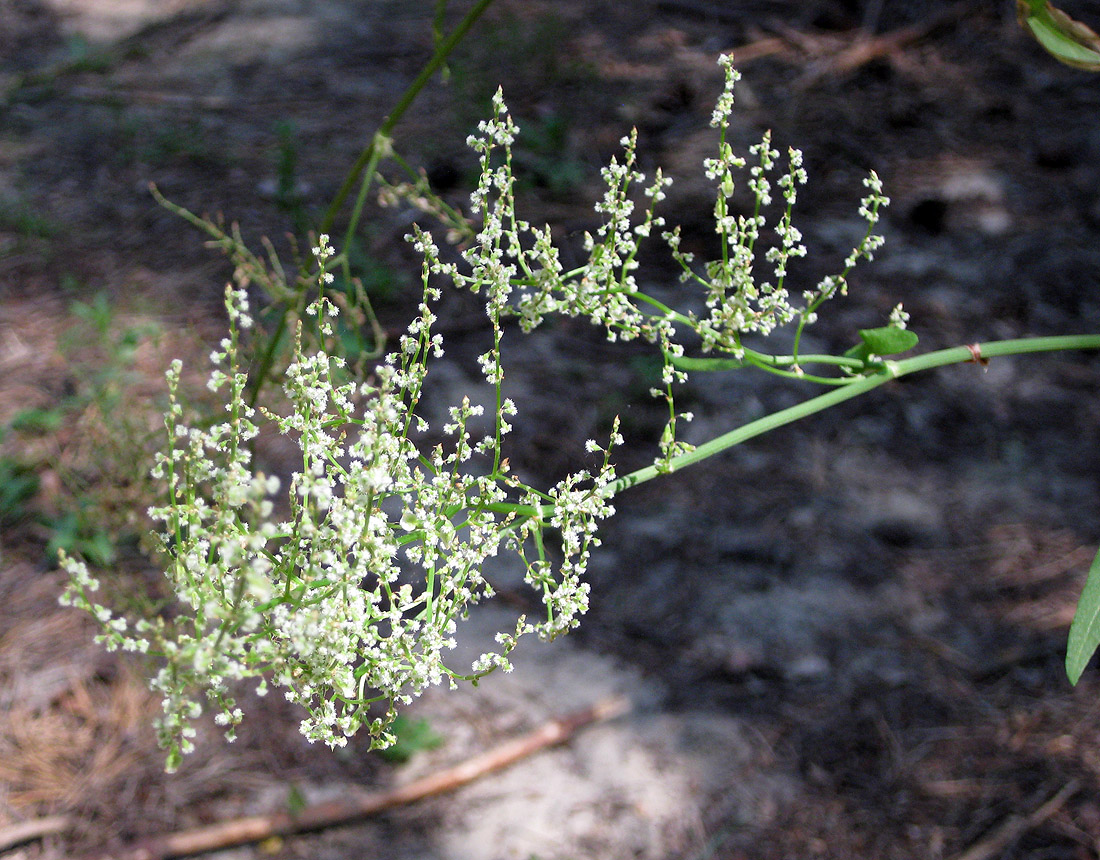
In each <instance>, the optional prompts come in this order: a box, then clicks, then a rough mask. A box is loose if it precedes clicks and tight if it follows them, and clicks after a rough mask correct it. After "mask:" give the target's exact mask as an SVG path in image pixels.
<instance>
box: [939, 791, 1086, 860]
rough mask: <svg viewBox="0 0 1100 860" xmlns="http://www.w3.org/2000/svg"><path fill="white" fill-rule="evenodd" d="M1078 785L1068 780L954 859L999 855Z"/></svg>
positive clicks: (1061, 803) (985, 859) (986, 858)
mask: <svg viewBox="0 0 1100 860" xmlns="http://www.w3.org/2000/svg"><path fill="white" fill-rule="evenodd" d="M1080 787H1081V783H1080V782H1078V781H1077V780H1075V779H1074V780H1070V781H1069V782H1067V783H1066V784H1065V785H1064V786H1062V789H1061V791H1059V792H1058V793H1057V794H1056V795H1054V797H1052V798H1051V799H1050V800H1048V801H1047V802H1046V803H1044V804H1043V805H1042V806H1040V807H1039V808H1038V809H1035V810H1032V812H1031V813H1030V814H1028V815H1018V816H1017V815H1014V816H1012V817H1011V818H1009V819H1008V820H1007V821H1005V822H1004V824H1002V825H1001V826H1000V827H998V828H997V829H996V830H994V831H993V832H992V833H990V834H989V835H988V836H986V837H985V838H984V839H982V840H981V841H980V842H976V843H975V844H973V845H971V846H970V847H969V848H968V849H967V850H966V851H964V852H963V853H962V854H960V855H959V856H958V857H956V858H955V860H989V858H990V857H996V856H998V855H1000V853H1001V852H1002V851H1003V850H1004V849H1005V848H1006V847H1008V846H1009V845H1010V844H1012V843H1013V842H1015V841H1016V840H1017V839H1019V838H1020V837H1021V836H1023V835H1024V834H1025V833H1027V832H1028V831H1029V830H1033V829H1034V828H1036V827H1038V826H1039V825H1040V824H1042V823H1043V822H1044V821H1046V820H1047V819H1048V818H1050V817H1051V816H1052V815H1054V814H1055V813H1056V812H1057V811H1058V810H1059V809H1061V808H1062V807H1063V806H1064V805H1065V803H1066V801H1067V800H1069V799H1070V798H1071V797H1072V796H1073V795H1074V794H1076V793H1077V790H1078V789H1079V788H1080Z"/></svg>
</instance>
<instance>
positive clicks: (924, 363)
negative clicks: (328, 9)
mask: <svg viewBox="0 0 1100 860" xmlns="http://www.w3.org/2000/svg"><path fill="white" fill-rule="evenodd" d="M1083 349H1100V334H1083V335H1060V336H1055V337H1033V338H1018V339H1014V340H999V341H991V342H989V343H973V344H969V345H967V346H955V347H950V348H948V349H940V350H936V351H935V352H929V353H925V354H924V355H918V356H914V357H912V358H906V359H900V360H895V361H883V360H880V361H879V363H878V368H879V369H878V370H876V371H875V372H873V373H871V374H870V375H866V376H862V377H853V378H851V381H850V382H849V383H848V384H847V385H844V386H843V387H841V388H835V389H833V390H831V391H828V392H826V393H825V394H821V395H818V396H817V397H812V398H810V399H809V400H805V401H803V402H802V403H799V404H797V405H795V406H791V407H789V408H787V409H781V410H779V411H778V412H773V413H771V414H770V415H765V416H764V417H763V418H759V419H757V420H756V421H750V422H749V423H748V424H743V425H741V426H740V427H737V428H736V429H734V430H731V431H729V432H728V433H723V434H722V435H721V436H716V437H715V438H714V439H711V440H710V441H708V442H704V443H702V444H701V445H698V446H696V447H695V448H694V449H693V450H692V451H689V452H687V453H685V454H680V455H678V456H676V457H673V458H672V459H671V460H669V461H667V462H662V463H661V464H660V465H652V466H646V467H645V468H642V469H638V470H636V471H634V472H631V473H630V474H628V475H624V476H623V477H621V478H619V479H617V480H615V481H612V482H611V483H609V484H608V485H607V486H606V487H604V488H603V491H602V492H603V494H604V495H606V496H607V497H609V498H610V497H613V496H617V495H618V494H619V493H621V492H622V491H623V490H627V489H630V488H631V487H636V486H638V485H639V484H644V483H646V482H647V481H651V480H653V479H654V478H657V477H660V476H661V475H668V474H671V473H672V472H678V471H680V470H681V469H685V468H687V467H688V466H691V465H694V464H695V463H699V462H701V461H703V460H706V459H708V458H710V457H713V456H714V455H716V454H720V453H721V452H723V451H725V450H727V449H729V448H732V447H734V446H735V445H740V444H741V443H742V442H747V441H748V440H749V439H754V438H755V437H757V436H762V435H764V434H765V433H769V432H771V431H772V430H776V429H778V428H779V427H783V426H785V425H787V424H793V423H794V422H795V421H800V420H801V419H803V418H808V417H809V416H811V415H815V414H816V413H818V412H823V411H825V410H826V409H829V408H831V407H833V406H838V405H839V404H841V403H844V402H845V401H846V400H851V399H853V398H855V397H859V396H860V395H861V394H866V393H867V392H869V391H871V390H873V389H875V388H878V387H879V386H880V385H883V384H884V383H887V382H889V381H890V380H892V379H899V378H901V377H902V376H908V375H909V374H912V373H919V372H920V371H923V370H932V369H934V368H937V367H946V366H948V365H952V364H964V363H968V362H969V363H979V364H982V365H985V364H986V363H987V362H988V361H989V360H990V359H993V358H1004V357H1006V356H1011V355H1026V354H1029V353H1040V352H1065V351H1069V350H1083ZM808 358H809V356H803V357H802V360H803V361H804V360H806V359H808ZM820 358H824V359H829V358H835V356H820ZM691 361H692V360H691V359H684V360H683V362H684V364H685V365H688V364H689V363H690V362H691ZM699 362H700V366H703V363H704V362H706V363H707V364H706V366H707V367H709V368H715V367H718V368H720V369H721V365H722V363H723V360H721V359H701V360H699ZM726 366H728V367H729V368H740V367H744V366H745V363H744V362H741V361H738V360H736V359H730V360H729V363H728V364H727V365H726ZM486 507H487V508H488V509H490V510H495V511H498V512H500V513H512V514H514V515H515V516H516V517H517V518H527V517H535V518H538V519H542V520H545V519H548V518H549V517H550V516H551V515H552V513H553V511H554V505H553V503H551V502H549V501H548V502H547V503H546V504H544V505H539V506H538V507H535V506H533V505H518V504H510V503H507V502H501V503H496V504H491V505H487V506H486Z"/></svg>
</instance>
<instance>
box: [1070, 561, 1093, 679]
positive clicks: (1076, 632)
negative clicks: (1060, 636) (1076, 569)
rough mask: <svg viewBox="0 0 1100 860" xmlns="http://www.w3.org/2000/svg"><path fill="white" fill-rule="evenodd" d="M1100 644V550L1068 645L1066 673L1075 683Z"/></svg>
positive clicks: (1078, 604)
mask: <svg viewBox="0 0 1100 860" xmlns="http://www.w3.org/2000/svg"><path fill="white" fill-rule="evenodd" d="M1098 645H1100V553H1097V554H1096V558H1095V559H1093V562H1092V567H1090V568H1089V576H1088V579H1087V580H1085V590H1084V591H1082V592H1081V599H1080V600H1079V601H1078V602H1077V611H1076V612H1075V613H1074V614H1073V624H1071V625H1070V628H1069V645H1068V646H1067V647H1066V674H1067V675H1069V680H1070V683H1071V684H1076V683H1077V682H1078V681H1079V680H1080V678H1081V673H1082V672H1084V671H1085V666H1087V665H1088V662H1089V660H1090V659H1092V655H1093V654H1094V653H1096V648H1097V646H1098Z"/></svg>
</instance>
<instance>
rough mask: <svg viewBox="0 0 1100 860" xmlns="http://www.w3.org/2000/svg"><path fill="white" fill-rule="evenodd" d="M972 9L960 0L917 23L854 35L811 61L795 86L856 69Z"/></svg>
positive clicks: (808, 86) (946, 24)
mask: <svg viewBox="0 0 1100 860" xmlns="http://www.w3.org/2000/svg"><path fill="white" fill-rule="evenodd" d="M971 11H972V8H971V2H970V0H962V2H959V3H955V4H954V5H953V6H949V7H948V8H947V9H944V10H943V11H941V12H940V13H939V14H938V15H930V16H928V17H927V18H925V19H924V20H923V21H921V22H919V23H917V24H911V25H909V26H907V27H900V28H898V29H897V30H894V31H892V32H890V33H883V34H882V35H881V36H868V37H864V38H857V39H855V40H854V41H853V42H852V44H850V45H849V46H848V47H846V48H844V49H843V50H841V51H840V52H838V53H836V54H833V55H832V56H831V57H829V58H827V59H825V60H822V61H820V62H819V63H814V64H812V65H811V66H810V68H809V70H808V71H807V72H806V73H805V74H804V75H803V76H802V77H801V78H800V79H799V80H798V81H797V83H796V87H797V88H798V89H803V90H804V89H808V88H810V87H812V86H813V85H814V84H816V83H818V82H819V81H820V80H821V79H822V78H825V77H828V76H830V75H843V74H847V73H848V72H852V71H855V70H856V69H858V68H859V67H860V66H863V65H866V64H867V63H869V62H871V61H872V60H875V59H878V58H879V57H883V56H887V55H889V54H893V53H894V52H896V51H898V50H900V49H901V48H903V47H905V46H906V45H909V44H911V43H913V42H916V41H919V40H920V39H923V38H925V37H927V36H930V35H932V33H934V32H935V31H937V30H939V29H940V28H942V27H945V26H948V25H951V24H954V23H956V22H957V21H959V20H960V19H962V18H963V17H965V16H966V15H967V14H968V13H970V12H971Z"/></svg>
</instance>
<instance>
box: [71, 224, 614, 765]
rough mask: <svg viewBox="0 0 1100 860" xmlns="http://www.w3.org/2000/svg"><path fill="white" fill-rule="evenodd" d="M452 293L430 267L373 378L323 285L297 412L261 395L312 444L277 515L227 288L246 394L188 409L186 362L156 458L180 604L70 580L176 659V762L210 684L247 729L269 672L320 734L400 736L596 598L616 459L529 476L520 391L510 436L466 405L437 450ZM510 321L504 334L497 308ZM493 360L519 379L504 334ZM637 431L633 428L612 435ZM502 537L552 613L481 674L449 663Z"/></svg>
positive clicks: (169, 663)
mask: <svg viewBox="0 0 1100 860" xmlns="http://www.w3.org/2000/svg"><path fill="white" fill-rule="evenodd" d="M332 253H333V252H332V249H331V248H329V247H328V245H327V237H324V236H322V237H321V243H320V245H319V247H318V248H315V249H314V254H315V256H316V257H317V259H318V262H319V264H320V275H319V282H320V283H321V284H323V283H325V282H326V281H327V279H326V277H325V272H324V264H325V261H326V259H327V258H328V257H329V256H331V255H332ZM437 298H438V291H436V290H434V289H431V288H429V287H428V286H427V270H426V272H425V296H424V299H423V301H422V303H421V305H420V315H419V317H418V318H417V319H416V320H414V321H413V323H412V324H411V325H410V326H409V330H408V333H407V334H406V335H405V336H404V337H402V338H401V339H400V344H399V348H398V349H397V350H396V351H394V352H393V353H392V354H391V355H389V356H387V358H386V359H385V361H384V362H383V363H382V364H381V365H380V366H379V367H377V368H376V371H375V374H374V377H373V378H372V380H371V381H370V383H369V384H359V383H356V382H354V381H352V380H351V379H350V378H349V377H348V375H347V374H346V373H345V372H344V370H343V361H342V360H341V359H340V358H338V357H336V356H334V355H330V354H329V353H328V352H326V350H325V348H324V344H325V343H329V342H332V341H333V339H334V331H335V329H334V326H335V322H336V320H335V317H336V308H335V306H334V305H333V304H332V303H331V302H329V301H328V300H326V299H324V298H321V299H318V300H317V301H315V302H314V303H313V304H312V305H311V306H310V309H309V313H310V315H311V316H312V317H314V318H315V319H316V325H317V328H318V337H317V339H316V343H317V344H318V346H316V347H308V346H306V343H307V341H308V339H307V338H304V337H303V333H302V324H301V323H299V326H298V333H297V339H296V345H295V355H294V361H293V363H292V364H291V365H290V366H289V367H288V369H287V370H286V372H285V379H284V384H283V390H284V393H285V396H286V399H287V401H288V403H289V409H288V410H287V411H286V414H283V415H275V414H273V413H270V412H267V411H266V410H262V412H263V414H264V415H266V416H267V417H268V418H270V419H272V420H273V421H274V422H275V424H277V426H278V428H279V430H280V431H281V432H282V433H284V434H287V435H289V436H291V437H293V438H295V439H296V440H297V441H298V444H299V446H300V449H301V456H302V468H301V470H300V471H297V472H295V473H294V474H292V475H290V476H289V493H288V498H287V501H288V504H289V512H290V513H289V516H288V517H287V518H286V519H285V520H282V521H277V520H276V519H275V517H274V508H275V505H274V499H275V497H276V494H277V493H278V491H279V487H280V481H279V480H278V479H277V478H276V477H274V476H265V475H263V474H261V473H258V472H254V471H253V469H252V455H251V451H250V446H249V442H250V441H251V440H252V439H253V438H254V437H255V436H256V435H257V433H258V432H259V431H258V427H257V424H256V423H255V421H256V420H259V419H258V416H257V415H256V414H255V412H254V411H253V410H252V409H251V408H250V407H249V406H248V405H247V403H246V398H245V392H246V386H247V379H246V375H245V374H244V373H243V372H242V370H241V366H242V365H241V360H240V354H239V350H240V336H241V333H242V332H243V330H244V329H247V328H248V327H249V325H250V324H251V319H250V317H249V314H248V297H247V294H246V293H245V291H244V290H242V289H234V288H232V287H229V288H227V290H226V308H227V310H228V313H229V320H230V334H229V337H227V338H226V339H225V340H224V341H223V343H222V347H221V350H220V351H218V352H216V353H215V354H214V355H212V356H211V358H212V360H213V362H214V364H215V367H214V370H213V371H212V373H211V376H210V387H211V389H212V390H214V391H215V392H223V391H224V392H225V395H226V397H225V400H226V402H225V410H226V413H227V416H226V418H225V419H224V420H222V421H218V422H217V423H214V424H213V425H211V426H209V427H203V425H202V424H201V423H199V424H196V425H188V424H187V423H185V419H184V410H183V407H182V405H181V404H180V401H179V395H178V387H179V379H180V373H181V365H180V363H179V362H178V361H177V362H174V363H173V365H172V367H171V369H170V370H169V372H168V382H169V391H170V396H171V406H170V408H169V411H168V414H167V416H166V426H167V429H168V435H169V441H170V445H169V448H168V449H167V450H166V451H165V452H163V453H162V454H160V455H158V457H157V465H156V467H155V470H154V474H155V476H156V477H158V478H160V479H162V480H163V481H164V482H165V484H166V487H167V494H168V503H167V504H165V505H164V506H162V507H157V508H154V509H152V511H151V515H152V516H153V517H154V518H155V519H156V520H159V521H160V522H162V523H163V524H164V531H163V533H162V534H161V538H162V540H163V544H164V547H165V558H166V561H167V569H166V571H165V574H166V576H167V579H168V582H169V585H170V588H171V590H172V592H173V594H174V597H175V598H176V601H177V602H176V605H175V606H174V607H173V608H172V609H171V610H170V613H169V611H166V612H165V613H164V614H160V615H156V616H155V617H149V618H142V619H140V620H138V621H137V622H136V624H133V625H131V623H130V622H129V621H128V619H126V618H124V617H121V616H115V615H114V613H113V612H112V611H111V610H110V609H108V608H107V607H104V606H102V605H100V604H98V603H95V602H94V601H93V599H92V595H93V594H94V592H95V591H96V590H97V589H98V586H99V584H98V582H97V581H96V580H95V579H94V578H93V577H92V576H91V575H90V574H89V572H88V570H87V568H86V567H85V566H84V565H83V563H81V562H80V561H78V560H75V559H71V558H65V559H63V562H62V563H63V566H64V567H65V568H66V569H67V570H68V571H69V573H70V575H71V584H70V587H69V588H68V590H67V591H66V594H65V596H64V600H65V602H67V603H69V604H72V605H76V606H79V607H82V608H84V609H86V610H88V611H90V612H92V613H93V614H94V615H95V617H96V618H97V619H98V620H99V621H100V622H101V623H102V624H103V625H104V632H103V634H102V636H101V637H100V639H101V640H102V641H104V642H105V643H106V644H107V646H108V647H109V648H111V649H115V648H122V649H127V650H135V651H141V652H145V653H148V654H151V655H155V656H157V657H159V658H160V659H161V660H162V668H161V669H160V671H159V672H158V673H157V674H156V676H155V677H154V679H153V681H152V686H153V687H154V689H156V690H157V691H158V692H160V693H161V695H162V696H163V706H164V713H163V716H162V718H161V719H160V722H159V727H158V729H159V736H160V739H161V741H162V742H163V743H164V745H165V746H166V747H167V748H168V749H169V766H170V767H172V768H174V767H175V766H176V765H178V763H179V761H180V758H181V756H182V754H184V753H187V752H189V751H190V750H191V749H192V748H193V742H192V737H193V736H194V731H195V730H194V728H193V726H192V725H191V723H192V722H193V720H194V719H195V718H196V717H197V716H199V714H200V713H201V712H202V706H201V705H200V699H199V697H198V695H197V694H198V693H200V692H203V693H205V694H206V698H207V699H208V701H209V702H210V703H211V704H212V705H213V706H214V707H215V710H216V711H217V714H216V717H215V719H216V722H217V723H218V724H220V725H222V726H225V727H227V735H228V736H229V737H230V738H232V736H233V730H234V727H235V726H236V725H237V724H238V723H239V722H240V721H241V719H242V717H243V714H242V712H241V709H240V708H239V707H238V706H237V703H236V701H235V699H234V695H233V689H234V683H235V682H238V681H241V680H243V679H249V678H251V679H255V680H256V681H257V682H258V684H259V690H260V691H261V692H262V691H266V689H267V686H268V684H273V685H274V686H276V687H279V688H282V689H283V690H284V691H285V695H286V698H287V699H288V700H290V701H293V702H297V703H298V704H300V705H301V706H302V707H303V708H305V710H306V712H307V715H308V716H307V718H306V719H305V720H303V722H302V727H301V728H302V732H303V733H304V734H305V736H306V737H307V738H309V739H310V740H311V741H313V740H321V741H324V742H325V743H327V744H329V745H330V746H339V745H342V744H344V743H345V742H346V738H347V737H349V736H350V735H352V734H354V733H355V732H356V731H357V730H359V729H360V728H362V727H364V726H366V727H367V730H369V732H370V733H371V735H372V736H373V739H374V742H375V744H376V745H386V744H387V743H389V742H391V741H392V738H391V737H390V736H389V734H388V733H387V731H386V729H387V726H388V725H389V723H390V722H391V721H392V719H393V717H394V716H395V710H394V709H395V706H396V705H397V704H400V703H408V702H409V701H410V700H411V699H412V697H414V696H417V695H419V694H420V693H421V692H422V691H423V690H424V689H425V688H426V687H427V686H429V685H432V684H438V683H440V682H442V681H447V682H449V683H451V684H454V683H455V682H456V681H458V680H463V679H465V680H472V679H476V678H477V677H479V676H481V675H483V674H484V673H486V672H488V671H490V670H492V669H494V668H497V667H503V668H505V669H508V668H509V664H508V653H509V652H510V651H511V649H512V648H513V647H514V646H515V643H516V639H517V638H518V637H519V636H520V635H523V634H525V633H528V632H537V633H539V634H541V635H542V636H545V637H552V636H554V635H557V634H558V633H560V632H562V631H564V630H567V629H569V628H570V627H573V626H575V625H576V623H577V618H578V616H579V615H580V614H582V613H583V612H584V611H585V609H586V608H587V603H588V586H587V585H586V584H585V583H584V582H583V580H582V577H583V574H584V570H585V566H586V564H587V561H588V556H589V552H590V549H591V547H593V546H594V545H596V544H597V543H598V540H597V538H596V536H595V531H596V523H597V521H598V520H600V519H602V518H604V517H607V516H609V515H610V514H611V513H612V512H613V509H612V508H611V506H610V504H609V502H608V499H607V498H606V492H605V490H606V487H607V486H608V485H609V484H610V483H611V482H612V481H613V480H614V478H615V472H614V469H613V468H612V466H611V464H610V455H609V454H608V453H607V452H606V451H605V454H604V459H603V465H602V466H601V468H600V469H599V470H598V471H596V472H595V473H589V472H587V471H580V472H577V473H576V474H573V475H570V476H568V477H567V478H565V479H564V480H563V481H562V482H561V483H560V484H559V485H558V486H556V487H554V488H552V489H551V490H550V491H549V492H546V493H539V492H536V491H535V490H533V489H531V488H528V487H525V486H523V485H522V484H520V483H519V482H518V481H516V480H514V479H513V478H511V477H510V476H509V475H508V474H507V462H506V461H504V460H502V459H501V458H500V447H501V439H502V437H503V436H504V435H505V434H506V433H507V431H508V429H509V426H510V425H509V424H508V421H507V420H506V419H507V418H508V417H509V416H512V415H514V414H515V407H514V405H513V404H512V403H511V401H508V400H506V399H505V400H503V401H501V409H500V415H499V416H498V418H497V422H496V427H495V431H494V433H493V434H492V435H489V436H487V437H485V438H483V439H480V440H474V439H471V437H470V434H469V432H468V431H467V423H468V420H469V419H470V418H471V417H472V416H474V415H476V414H478V413H479V411H480V409H479V407H475V406H473V405H471V404H470V402H469V401H468V400H465V399H464V400H463V402H462V403H461V404H459V405H458V406H455V407H453V408H452V409H451V411H450V417H451V421H450V423H448V424H447V425H446V426H445V427H443V428H442V430H443V432H444V434H446V436H448V437H450V440H451V442H450V444H449V445H443V444H436V445H434V446H433V447H431V448H427V449H425V448H423V447H422V446H418V445H417V443H416V440H417V439H418V438H422V437H423V436H424V434H425V433H426V432H427V430H428V427H427V426H426V424H425V422H424V421H423V419H421V418H420V417H419V416H417V414H416V412H415V409H416V405H417V402H418V401H419V399H420V395H421V392H422V390H423V386H424V381H425V378H426V375H427V369H428V363H429V359H431V358H436V357H439V356H441V355H442V343H441V339H440V337H439V335H436V334H433V333H432V331H431V329H432V324H433V322H434V321H435V315H434V313H433V311H432V309H431V304H432V301H434V300H435V299H437ZM490 316H491V317H492V318H493V319H494V325H495V326H496V329H497V332H498V335H499V325H497V321H498V315H497V314H495V312H494V311H493V305H492V301H490ZM311 324H312V323H311ZM498 344H499V337H498ZM482 367H483V369H484V371H485V375H486V377H487V378H488V379H489V380H490V382H492V383H494V385H496V386H497V388H498V394H499V384H500V381H501V378H502V374H501V371H500V361H499V348H498V346H494V348H493V349H492V350H491V351H490V352H489V353H487V354H486V355H485V356H483V360H482ZM619 441H621V440H619V438H618V434H617V432H615V433H614V434H613V440H612V442H613V444H617V443H618V442H619ZM591 445H592V446H595V447H596V448H599V446H597V445H595V443H591ZM610 447H611V446H610V445H609V446H608V450H609V449H610ZM599 450H604V449H602V448H599ZM479 460H480V461H481V462H475V461H479ZM486 462H487V463H488V467H487V466H486ZM546 530H551V531H553V532H556V533H558V534H559V535H560V549H559V550H557V552H556V553H554V552H551V551H548V550H547V548H546V545H545V543H544V531H546ZM502 548H504V549H510V550H514V551H515V552H517V553H518V555H519V557H520V558H521V559H522V563H524V564H525V566H526V570H527V579H528V582H530V584H531V585H532V587H534V588H535V589H537V590H538V591H539V592H540V593H541V596H542V600H543V603H544V604H545V612H546V615H545V619H544V620H541V621H537V622H528V621H527V619H525V618H522V617H521V618H520V619H519V620H518V622H517V624H516V627H515V628H514V630H510V631H507V632H503V633H502V634H501V636H500V637H499V639H498V641H499V643H500V645H501V647H500V650H499V651H498V652H496V653H493V654H486V655H483V656H482V657H481V658H480V659H479V660H478V661H476V663H475V664H474V665H473V666H471V667H469V668H468V669H466V670H464V671H458V670H455V669H453V668H450V667H448V666H447V665H446V664H445V662H444V655H445V652H446V651H448V650H449V649H451V648H454V647H455V640H454V634H455V631H456V628H457V625H458V622H459V621H460V620H461V619H462V618H464V617H465V616H466V614H467V612H468V611H469V608H470V607H471V606H472V605H473V604H475V603H477V602H478V601H479V600H481V599H482V598H484V597H488V596H491V594H492V588H491V587H490V585H489V583H488V582H487V581H486V580H485V579H484V578H483V576H482V573H481V570H482V566H483V564H484V562H485V560H486V559H487V558H488V557H490V556H494V555H496V554H497V553H498V551H499V550H500V549H502ZM532 553H534V555H532ZM552 556H556V558H557V563H556V564H555V563H554V562H552V560H551V557H552ZM376 703H382V710H381V712H379V711H378V710H377V709H376V708H375V707H372V706H375V704H376Z"/></svg>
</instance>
